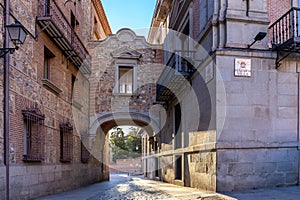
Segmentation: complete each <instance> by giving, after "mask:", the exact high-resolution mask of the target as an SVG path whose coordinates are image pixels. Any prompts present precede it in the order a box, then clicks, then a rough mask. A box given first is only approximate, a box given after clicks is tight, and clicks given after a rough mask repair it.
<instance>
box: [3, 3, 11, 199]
mask: <svg viewBox="0 0 300 200" xmlns="http://www.w3.org/2000/svg"><path fill="white" fill-rule="evenodd" d="M9 10H10V1H9V0H5V16H4V20H5V23H4V24H5V25H8V24H10V19H9ZM4 30H5V34H4V39H5V44H4V45H5V46H4V47H5V48H8V47H9V36H8V31H7V29H4ZM9 151H10V150H9V53H7V54H6V55H5V57H4V154H5V162H4V164H5V166H6V199H7V200H9V185H10V184H9Z"/></svg>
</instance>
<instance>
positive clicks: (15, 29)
mask: <svg viewBox="0 0 300 200" xmlns="http://www.w3.org/2000/svg"><path fill="white" fill-rule="evenodd" d="M5 28H6V29H7V32H8V35H9V37H10V40H11V41H12V42H13V43H14V45H15V47H14V48H9V47H8V48H0V57H3V56H5V55H6V54H7V53H8V52H9V53H13V52H14V51H15V50H18V49H19V46H18V45H20V44H23V43H24V42H25V40H26V36H27V32H26V29H25V28H24V26H23V25H22V24H21V23H20V22H19V21H17V20H16V21H15V23H14V24H10V25H7V26H5Z"/></svg>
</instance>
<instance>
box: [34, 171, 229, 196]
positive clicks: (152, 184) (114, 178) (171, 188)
mask: <svg viewBox="0 0 300 200" xmlns="http://www.w3.org/2000/svg"><path fill="white" fill-rule="evenodd" d="M65 199H72V200H76V199H78V200H79V199H80V200H84V199H86V200H155V199H158V200H159V199H167V200H172V199H174V200H175V199H185V200H189V199H190V200H192V199H206V200H212V199H214V200H223V199H232V198H226V197H225V196H222V195H219V194H215V193H208V192H202V191H200V190H197V189H193V188H187V187H180V186H175V185H172V184H167V183H163V182H159V181H152V180H147V179H144V178H142V177H141V176H132V177H131V176H127V175H126V174H112V175H111V181H109V182H102V183H98V184H94V185H91V186H87V187H84V188H80V189H77V190H73V191H69V192H64V193H61V194H57V195H52V196H47V197H43V198H39V200H65Z"/></svg>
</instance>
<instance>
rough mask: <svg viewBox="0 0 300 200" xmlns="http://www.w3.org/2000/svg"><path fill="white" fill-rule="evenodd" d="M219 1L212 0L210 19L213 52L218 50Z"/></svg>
mask: <svg viewBox="0 0 300 200" xmlns="http://www.w3.org/2000/svg"><path fill="white" fill-rule="evenodd" d="M219 4H220V2H219V0H214V13H213V18H212V28H213V44H212V51H215V50H216V49H217V48H218V35H219V29H218V23H219V22H218V20H219V10H220V5H219Z"/></svg>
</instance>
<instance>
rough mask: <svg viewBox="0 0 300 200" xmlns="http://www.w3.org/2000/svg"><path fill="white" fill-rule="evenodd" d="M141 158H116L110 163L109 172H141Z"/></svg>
mask: <svg viewBox="0 0 300 200" xmlns="http://www.w3.org/2000/svg"><path fill="white" fill-rule="evenodd" d="M141 162H142V159H141V157H138V158H128V159H117V160H116V162H115V163H110V165H109V168H110V172H128V173H133V174H134V173H141V172H142V168H141V167H142V165H141V164H142V163H141Z"/></svg>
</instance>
